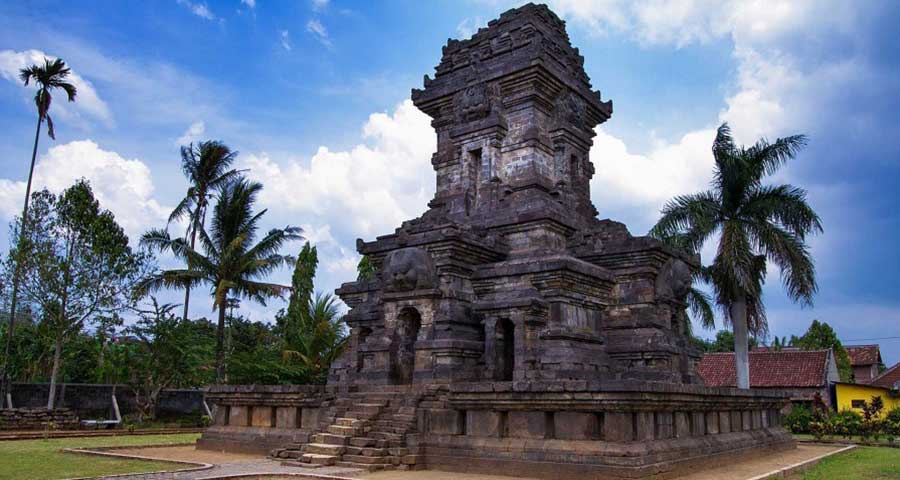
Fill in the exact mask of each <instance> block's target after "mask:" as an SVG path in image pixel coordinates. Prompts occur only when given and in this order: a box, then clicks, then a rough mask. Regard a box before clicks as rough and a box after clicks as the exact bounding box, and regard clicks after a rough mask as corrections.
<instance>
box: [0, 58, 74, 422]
mask: <svg viewBox="0 0 900 480" xmlns="http://www.w3.org/2000/svg"><path fill="white" fill-rule="evenodd" d="M71 73H72V70H71V69H70V68H69V67H67V66H66V62H64V61H62V59H59V58H57V59H55V60H52V61H51V60H50V59H48V58H46V57H45V58H44V65H43V66H41V65H32V66H30V67H28V68H23V69H21V70H19V78H21V79H22V81H23V82H24V83H25V86H28V84H29V83H31V82H32V81H33V82H34V83H35V85H37V87H38V90H37V93H35V94H34V104H35V106H36V107H37V111H38V122H37V129H36V130H35V132H34V148H32V150H31V166H30V167H29V168H28V183H26V184H25V204H24V206H23V207H22V228H21V231H20V232H19V241H18V247H17V250H18V252H19V253H20V254H21V253H22V251H23V246H24V245H25V243H24V239H25V238H26V236H27V235H26V229H27V221H26V219H27V218H28V199H29V198H31V180H32V178H33V177H34V162H35V160H36V159H37V149H38V140H39V139H40V136H41V125H42V124H43V123H44V120H47V135H49V136H50V138H52V139H54V140H56V132H55V131H54V130H53V119H52V118H50V103H51V102H52V101H53V94H52V91H53V90H54V89H56V88H61V89H62V90H63V91H64V92H66V96H67V97H68V98H69V101H70V102H74V101H75V95H76V94H77V93H78V92H77V89H76V88H75V85H72V84H71V83H69V82H67V81H66V78H67V77H68V76H69V74H71ZM21 268H22V262H20V261H19V260H16V268H15V272H14V273H13V288H12V298H11V299H10V306H9V323H8V327H7V329H6V332H7V335H6V350H5V355H4V357H3V358H4V361H3V374H2V375H0V404H2V402H4V401H5V397H6V392H7V391H8V390H7V387H8V378H7V376H8V375H7V374H8V372H7V365H8V364H9V354H10V347H11V341H12V333H13V327H14V326H15V323H16V303H17V302H18V296H19V276H20V275H21V273H22V272H21Z"/></svg>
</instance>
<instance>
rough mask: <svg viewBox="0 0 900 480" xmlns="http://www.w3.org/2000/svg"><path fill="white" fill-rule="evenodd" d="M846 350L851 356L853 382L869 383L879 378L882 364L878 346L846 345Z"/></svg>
mask: <svg viewBox="0 0 900 480" xmlns="http://www.w3.org/2000/svg"><path fill="white" fill-rule="evenodd" d="M844 349H845V350H847V355H849V356H850V366H851V367H852V368H853V380H854V381H856V383H869V382H870V381H871V380H872V379H873V378H875V377H877V376H878V368H879V367H880V366H881V364H882V361H881V349H880V348H878V345H846V346H844Z"/></svg>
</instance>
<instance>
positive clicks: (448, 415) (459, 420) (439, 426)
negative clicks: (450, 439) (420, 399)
mask: <svg viewBox="0 0 900 480" xmlns="http://www.w3.org/2000/svg"><path fill="white" fill-rule="evenodd" d="M427 418H428V420H427V422H428V431H429V432H431V433H434V434H436V435H462V434H464V433H465V428H466V424H465V422H466V417H465V412H462V411H459V410H437V409H435V410H428V414H427Z"/></svg>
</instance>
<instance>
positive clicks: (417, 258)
mask: <svg viewBox="0 0 900 480" xmlns="http://www.w3.org/2000/svg"><path fill="white" fill-rule="evenodd" d="M384 264H385V266H384V269H383V272H384V282H385V291H388V292H406V291H410V290H419V289H424V288H434V287H435V283H436V282H435V269H434V263H433V262H432V261H431V255H429V254H428V252H426V251H425V250H424V249H422V248H418V247H409V248H401V249H399V250H394V251H393V252H391V253H389V254H388V256H387V258H386V259H385V261H384Z"/></svg>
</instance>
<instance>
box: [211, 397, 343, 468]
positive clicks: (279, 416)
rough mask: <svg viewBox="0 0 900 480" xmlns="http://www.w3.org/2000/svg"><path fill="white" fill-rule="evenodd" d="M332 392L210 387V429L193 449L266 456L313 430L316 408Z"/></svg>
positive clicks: (316, 423) (303, 439) (317, 415)
mask: <svg viewBox="0 0 900 480" xmlns="http://www.w3.org/2000/svg"><path fill="white" fill-rule="evenodd" d="M334 396H335V391H334V390H331V389H326V388H325V387H324V386H321V385H216V386H212V387H210V389H209V391H208V392H207V400H208V401H209V402H210V403H211V404H214V405H215V406H216V407H215V413H214V417H213V424H212V426H210V427H209V428H207V429H206V430H205V431H204V432H203V436H202V437H201V438H200V440H198V441H197V446H198V448H204V449H210V450H224V451H231V452H250V453H268V452H269V451H270V450H272V449H273V448H278V447H283V446H284V445H286V444H289V443H294V442H301V443H302V442H306V441H307V440H308V439H309V436H310V435H311V434H312V433H314V432H315V431H317V429H318V427H319V420H320V415H321V412H322V409H323V408H324V406H327V404H328V403H329V401H330V400H332V399H333V398H334Z"/></svg>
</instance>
